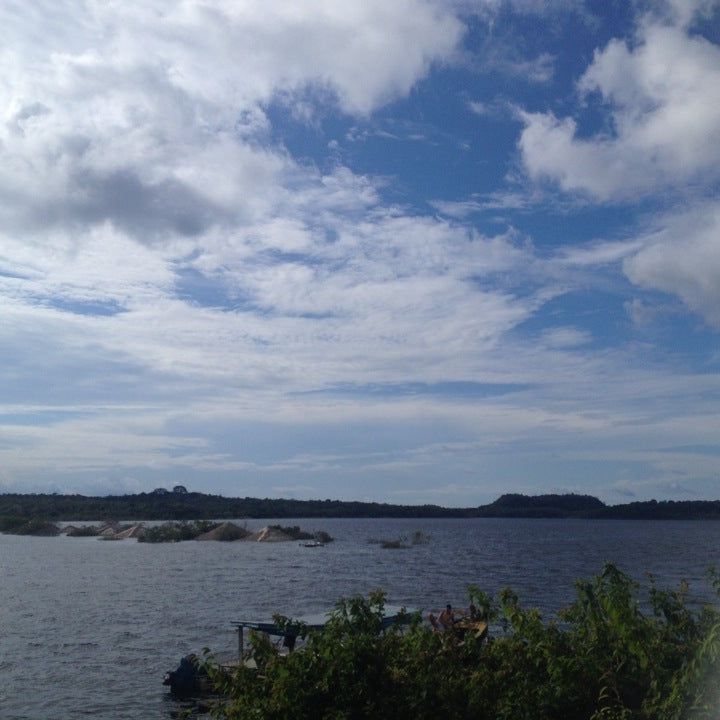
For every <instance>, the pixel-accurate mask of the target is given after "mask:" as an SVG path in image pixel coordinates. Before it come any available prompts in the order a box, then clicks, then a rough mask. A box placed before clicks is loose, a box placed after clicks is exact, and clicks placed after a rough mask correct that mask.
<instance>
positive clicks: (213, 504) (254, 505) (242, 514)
mask: <svg viewBox="0 0 720 720" xmlns="http://www.w3.org/2000/svg"><path fill="white" fill-rule="evenodd" d="M13 517H15V518H44V519H47V520H52V521H71V520H75V521H86V520H92V521H99V520H127V519H128V518H133V519H136V520H199V519H215V518H247V519H267V518H277V519H282V518H298V519H300V518H303V519H314V518H398V519H400V518H412V519H421V518H527V519H533V518H537V519H549V518H558V519H569V518H577V519H584V520H605V519H613V520H720V500H683V501H673V500H663V501H656V500H649V501H645V502H632V503H626V504H621V505H606V504H605V503H603V502H602V501H601V500H599V499H598V498H596V497H593V496H591V495H575V494H565V495H519V494H507V495H502V496H501V497H499V498H498V499H497V500H495V501H494V502H492V503H490V504H488V505H480V506H477V507H468V508H445V507H442V506H440V505H391V504H387V503H365V502H358V501H343V500H293V499H277V498H250V497H245V498H228V497H223V496H220V495H206V494H204V493H196V492H187V491H186V490H185V488H182V486H177V487H176V489H175V490H174V491H167V490H164V489H158V490H155V491H153V492H150V493H138V494H134V495H110V496H106V497H91V496H85V495H57V494H20V493H14V494H0V518H13Z"/></svg>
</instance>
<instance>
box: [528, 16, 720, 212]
mask: <svg viewBox="0 0 720 720" xmlns="http://www.w3.org/2000/svg"><path fill="white" fill-rule="evenodd" d="M578 87H579V90H580V92H581V93H582V94H584V95H586V96H589V95H592V94H593V93H598V94H599V95H600V97H601V98H602V100H603V101H604V102H605V103H608V104H609V106H610V108H611V118H612V130H611V131H610V132H607V133H605V134H601V135H596V136H594V137H590V138H582V137H579V135H578V128H577V124H576V122H575V120H574V119H572V118H561V119H558V118H556V117H555V116H554V115H552V114H551V113H525V114H524V115H523V119H524V122H525V129H524V130H523V132H522V134H521V137H520V140H519V148H520V151H521V154H522V160H523V162H524V164H525V167H526V169H527V172H528V173H529V175H530V176H531V177H532V178H535V179H541V178H550V179H552V180H554V181H556V182H557V183H558V184H559V185H560V187H561V188H562V189H564V190H567V191H580V192H585V193H589V194H590V195H591V196H594V197H596V198H598V199H600V200H626V199H628V198H633V197H636V196H638V195H642V194H644V193H647V192H650V191H652V190H654V189H656V188H662V187H668V186H675V187H680V186H682V185H684V184H686V183H688V182H692V181H700V180H702V179H703V178H706V177H716V176H717V168H718V166H719V164H720V48H718V47H717V46H716V45H714V44H712V43H711V42H709V41H708V40H706V39H705V38H703V37H702V36H700V35H690V34H689V33H688V32H687V31H686V29H685V28H684V27H683V26H682V25H670V24H667V23H666V22H662V21H660V20H658V19H654V18H652V17H650V16H648V17H646V18H645V19H644V20H643V21H642V22H641V24H640V27H639V28H638V32H637V40H636V42H635V43H634V44H633V45H630V44H628V43H626V42H623V41H620V40H613V41H611V42H610V43H609V44H608V45H607V46H606V47H605V48H604V49H603V50H600V51H597V52H596V53H595V57H594V59H593V62H592V64H591V65H590V67H589V68H588V70H587V71H586V72H585V74H584V75H583V76H582V78H581V79H580V81H579V83H578Z"/></svg>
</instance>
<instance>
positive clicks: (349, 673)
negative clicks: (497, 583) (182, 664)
mask: <svg viewBox="0 0 720 720" xmlns="http://www.w3.org/2000/svg"><path fill="white" fill-rule="evenodd" d="M713 584H714V586H715V589H716V590H717V591H720V581H719V580H718V577H717V576H713ZM686 593H687V587H686V586H681V587H680V588H679V589H678V590H676V591H663V590H659V589H657V588H656V587H654V585H651V589H650V592H649V597H648V607H649V611H648V612H642V611H641V608H640V604H639V601H638V596H637V595H638V587H637V585H636V584H635V583H634V582H633V581H631V580H630V578H628V577H627V576H626V575H625V574H623V573H622V572H620V571H619V570H618V569H617V568H616V567H614V566H613V565H608V566H606V567H605V569H604V570H603V572H602V573H601V574H600V575H599V576H598V577H596V578H595V579H594V580H592V581H580V582H578V583H577V598H576V600H575V602H574V603H573V604H572V605H571V606H570V607H569V608H568V609H567V610H566V611H564V612H563V613H562V614H561V617H560V621H559V622H549V623H546V622H543V620H542V618H541V616H540V614H539V613H538V611H536V610H525V609H523V608H522V607H521V606H520V604H519V602H518V598H517V596H516V595H515V594H514V593H513V592H512V591H509V590H506V591H503V592H502V593H501V595H500V598H499V602H496V601H495V600H494V599H493V598H490V597H489V596H488V595H486V594H485V593H482V592H480V591H478V589H477V588H475V587H471V588H470V590H469V595H470V600H471V601H473V602H474V603H475V605H476V606H477V607H478V608H480V609H481V610H482V611H483V612H485V611H487V612H488V613H489V614H490V616H491V617H492V618H494V619H496V620H500V621H502V622H504V623H505V624H506V625H507V631H506V633H504V634H501V635H500V636H499V637H495V638H491V639H490V640H488V641H485V642H482V641H479V640H477V639H475V638H473V637H467V638H465V640H464V641H460V640H459V639H458V638H457V637H456V636H454V635H453V634H452V633H435V632H432V631H431V630H430V629H429V628H428V627H427V626H426V625H424V624H423V623H422V622H421V621H420V619H419V618H418V617H413V618H412V621H411V624H410V626H409V628H407V627H406V628H405V630H404V631H401V630H400V629H399V628H398V627H397V626H396V627H394V628H390V629H389V630H387V631H386V632H385V633H381V632H380V627H381V619H382V609H383V604H384V596H383V594H382V593H381V592H378V593H375V594H373V595H371V596H370V598H369V599H365V598H362V597H355V598H351V599H347V600H342V601H340V602H339V604H338V605H337V609H336V611H335V613H334V615H333V618H332V620H331V621H330V622H329V623H328V625H327V626H326V628H325V629H324V630H323V631H321V632H314V633H311V634H310V635H309V636H308V638H307V644H306V646H305V647H304V648H302V649H300V650H298V651H296V652H294V653H292V654H291V655H289V656H287V657H281V656H279V654H278V651H277V649H276V647H275V646H274V645H272V644H271V643H270V642H269V641H268V640H267V639H265V638H263V637H261V636H254V637H253V639H252V645H253V651H254V654H255V658H256V660H257V662H258V671H252V670H249V669H247V668H245V667H241V668H239V669H238V670H237V671H236V672H235V673H234V674H233V675H232V676H231V677H228V676H225V675H223V674H222V673H221V672H220V671H219V670H218V669H217V668H213V667H212V666H211V668H210V671H211V673H212V674H213V676H214V678H215V681H216V683H217V685H218V689H219V691H220V692H221V694H222V695H223V697H225V698H226V700H225V701H224V702H223V704H222V705H220V706H218V707H217V708H216V709H215V717H217V718H225V719H228V720H245V719H249V718H283V719H288V720H290V719H291V718H292V719H295V718H297V719H299V720H304V719H307V720H311V719H312V720H315V719H316V718H324V719H327V720H330V719H331V718H332V719H333V720H340V719H344V720H345V719H346V720H350V719H354V718H358V719H359V718H378V719H385V718H387V719H390V718H392V719H394V720H404V719H407V720H424V719H425V720H431V719H432V720H434V719H435V718H438V717H443V718H448V719H455V718H468V719H469V718H473V719H476V720H686V719H687V720H689V719H692V720H710V718H716V717H717V709H718V705H717V701H718V697H717V678H718V677H719V676H720V611H718V610H717V609H713V608H710V607H705V608H703V609H701V610H698V611H693V610H691V609H689V608H688V606H687V604H686ZM708 681H710V682H708Z"/></svg>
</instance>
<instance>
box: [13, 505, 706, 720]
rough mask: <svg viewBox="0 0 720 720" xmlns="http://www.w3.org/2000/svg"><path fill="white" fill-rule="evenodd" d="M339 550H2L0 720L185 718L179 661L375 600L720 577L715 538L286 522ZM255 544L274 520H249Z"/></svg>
mask: <svg viewBox="0 0 720 720" xmlns="http://www.w3.org/2000/svg"><path fill="white" fill-rule="evenodd" d="M282 523H283V524H299V525H301V526H302V527H304V528H306V529H324V530H327V531H328V532H330V533H331V534H332V535H334V536H335V537H336V542H335V543H333V544H331V545H328V546H326V547H324V548H319V549H307V548H303V547H300V546H299V545H298V544H296V543H282V544H262V543H242V542H241V543H198V542H185V543H177V544H163V545H146V544H142V543H137V542H136V541H134V540H127V541H121V542H102V541H99V540H97V539H96V538H66V537H64V536H61V537H59V538H26V537H16V536H11V535H0V675H1V677H2V682H1V683H0V718H2V719H3V720H20V719H21V718H22V719H31V720H69V719H70V718H72V719H73V720H74V719H75V718H81V717H92V718H112V719H124V718H128V719H129V718H133V719H136V718H151V719H152V718H162V719H163V720H168V718H170V717H171V716H172V715H173V713H174V712H176V711H177V709H178V705H177V704H176V703H175V702H174V701H173V700H172V698H170V696H169V695H168V694H166V693H165V691H164V690H165V689H164V688H163V687H162V685H161V681H162V677H163V674H164V673H165V671H166V670H168V669H174V668H175V667H176V666H177V663H178V661H179V659H180V657H181V656H182V655H185V654H187V653H188V652H190V651H199V650H201V649H202V648H203V647H205V646H210V647H211V648H212V649H213V651H215V652H216V653H217V654H218V655H219V656H221V657H222V656H226V657H230V656H232V654H233V652H234V650H235V636H234V634H233V632H232V627H231V625H230V623H231V621H232V620H235V619H241V618H251V619H264V618H268V617H270V616H271V615H272V613H273V612H281V613H283V614H286V615H301V614H307V613H311V612H319V611H323V610H326V609H327V608H329V607H331V606H332V605H333V604H334V603H335V601H336V600H337V599H338V598H339V597H340V596H344V595H349V594H356V593H367V592H368V591H369V590H372V589H373V588H378V587H382V588H384V589H385V590H386V591H387V593H388V600H389V602H391V603H392V604H405V605H407V606H408V607H413V608H422V609H424V610H429V609H437V608H440V607H442V606H443V605H444V604H445V603H446V602H451V603H453V604H454V605H463V604H466V603H465V587H466V586H467V584H468V583H475V584H477V585H479V586H480V587H482V588H483V589H485V590H488V591H491V592H497V591H498V590H499V589H500V588H502V587H505V586H508V585H509V586H511V587H513V588H514V589H515V590H516V591H517V592H518V594H519V595H520V598H521V600H522V602H523V603H524V604H525V605H526V606H535V607H539V608H541V609H542V610H543V611H544V612H545V613H546V615H551V614H552V613H554V612H556V611H557V610H558V609H560V608H561V607H564V606H565V605H567V604H568V603H569V602H570V600H571V599H572V595H573V581H574V580H575V579H576V578H578V577H590V576H591V575H593V574H595V573H597V572H599V571H600V569H601V568H602V566H603V564H604V563H605V562H606V561H613V562H615V563H617V564H618V565H619V566H620V567H621V568H622V569H623V570H625V571H626V572H629V573H630V574H631V575H633V576H634V577H636V578H637V579H638V580H643V578H644V573H645V572H652V573H654V574H655V575H656V576H657V578H658V579H659V580H660V581H661V583H662V584H663V585H676V584H677V583H678V582H679V581H680V580H682V579H687V580H688V581H690V582H691V589H692V591H693V594H694V596H695V598H697V599H704V598H709V595H707V594H706V593H707V586H706V584H705V582H704V572H705V570H706V568H707V567H708V566H709V565H711V564H720V523H717V522H695V523H692V522H632V521H583V520H494V519H475V520H297V521H288V520H283V521H282ZM247 524H248V527H249V528H250V529H256V528H259V527H261V526H263V525H266V524H268V521H248V523H247ZM414 530H422V531H424V532H425V533H427V534H428V535H430V537H431V540H430V542H429V543H428V544H427V545H419V546H415V547H413V548H411V549H410V550H394V551H393V550H383V549H382V548H381V547H380V546H379V545H374V544H369V543H368V542H367V539H368V538H396V537H398V536H400V535H406V536H407V535H410V534H411V533H412V532H413V531H414Z"/></svg>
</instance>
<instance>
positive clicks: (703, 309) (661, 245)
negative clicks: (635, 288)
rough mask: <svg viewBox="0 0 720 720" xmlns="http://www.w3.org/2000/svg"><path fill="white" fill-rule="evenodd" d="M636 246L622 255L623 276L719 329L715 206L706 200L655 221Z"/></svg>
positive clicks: (719, 240) (718, 217)
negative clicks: (667, 296)
mask: <svg viewBox="0 0 720 720" xmlns="http://www.w3.org/2000/svg"><path fill="white" fill-rule="evenodd" d="M657 224H658V227H657V228H656V230H655V231H654V232H652V233H650V234H648V235H647V236H646V237H644V238H643V240H642V242H643V244H642V247H641V249H640V250H639V251H638V252H636V253H634V254H633V255H631V256H629V257H627V258H625V260H624V261H623V269H624V271H625V274H626V275H627V276H628V278H629V279H630V280H631V281H632V282H634V283H635V284H637V285H639V286H640V287H642V288H646V289H651V290H660V291H662V292H666V293H669V294H673V295H676V296H678V297H679V298H681V299H682V301H683V302H684V303H685V305H686V306H687V307H688V308H689V309H690V310H692V311H693V312H696V313H698V314H699V315H701V316H702V317H703V318H704V319H705V321H706V322H707V323H708V324H709V325H711V326H712V327H714V328H718V329H720V204H718V203H713V202H709V203H707V204H703V205H700V206H697V207H694V208H691V209H689V210H687V211H685V212H680V213H676V214H672V215H668V216H667V217H665V218H663V219H662V220H660V221H658V223H657Z"/></svg>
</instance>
